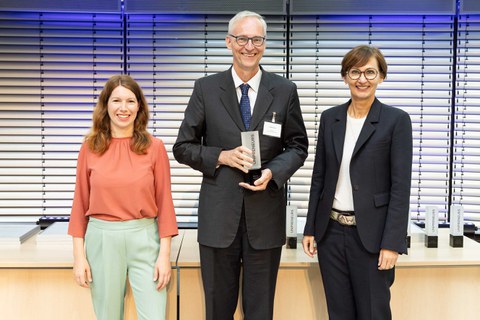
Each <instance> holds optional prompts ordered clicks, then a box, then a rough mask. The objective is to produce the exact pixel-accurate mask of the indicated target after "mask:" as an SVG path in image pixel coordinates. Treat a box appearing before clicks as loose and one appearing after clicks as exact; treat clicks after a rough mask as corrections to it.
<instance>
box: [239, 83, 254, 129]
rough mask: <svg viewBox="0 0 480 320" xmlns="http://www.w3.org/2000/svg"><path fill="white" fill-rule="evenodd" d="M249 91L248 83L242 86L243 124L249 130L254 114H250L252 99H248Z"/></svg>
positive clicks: (241, 106)
mask: <svg viewBox="0 0 480 320" xmlns="http://www.w3.org/2000/svg"><path fill="white" fill-rule="evenodd" d="M248 89H250V86H249V85H248V84H246V83H244V84H241V85H240V90H242V98H241V99H240V112H241V113H242V119H243V124H244V125H245V128H246V129H247V130H248V128H249V127H250V119H251V118H252V113H251V112H250V99H249V98H248Z"/></svg>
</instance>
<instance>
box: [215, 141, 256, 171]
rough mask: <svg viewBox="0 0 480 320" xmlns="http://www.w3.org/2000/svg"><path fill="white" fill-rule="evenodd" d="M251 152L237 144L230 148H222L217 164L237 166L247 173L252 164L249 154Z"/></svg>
mask: <svg viewBox="0 0 480 320" xmlns="http://www.w3.org/2000/svg"><path fill="white" fill-rule="evenodd" d="M251 154H252V151H251V150H250V149H247V148H245V147H242V146H239V147H236V148H235V149H232V150H223V151H222V152H220V156H219V157H218V165H223V166H229V167H232V168H237V169H240V170H242V171H243V172H245V173H248V168H250V167H251V166H252V163H253V159H252V158H251V157H250V156H249V155H251Z"/></svg>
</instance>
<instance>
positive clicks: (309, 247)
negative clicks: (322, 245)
mask: <svg viewBox="0 0 480 320" xmlns="http://www.w3.org/2000/svg"><path fill="white" fill-rule="evenodd" d="M302 245H303V251H304V252H305V254H306V255H307V256H309V257H310V258H313V256H314V255H315V254H316V253H317V247H316V246H315V237H314V236H303V240H302Z"/></svg>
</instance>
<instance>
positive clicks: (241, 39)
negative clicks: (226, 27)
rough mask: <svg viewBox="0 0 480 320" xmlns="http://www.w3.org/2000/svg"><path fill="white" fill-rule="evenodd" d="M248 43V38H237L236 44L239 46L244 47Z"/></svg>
mask: <svg viewBox="0 0 480 320" xmlns="http://www.w3.org/2000/svg"><path fill="white" fill-rule="evenodd" d="M247 42H248V38H247V37H237V43H238V44H239V45H241V46H244V45H246V44H247Z"/></svg>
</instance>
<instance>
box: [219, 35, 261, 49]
mask: <svg viewBox="0 0 480 320" xmlns="http://www.w3.org/2000/svg"><path fill="white" fill-rule="evenodd" d="M228 36H229V37H232V38H235V41H236V42H237V44H238V45H239V46H242V47H243V46H246V45H247V43H248V41H250V40H251V41H252V44H253V45H254V46H255V47H261V46H262V45H263V43H264V42H265V37H260V36H256V37H251V38H249V37H245V36H234V35H233V34H229V35H228Z"/></svg>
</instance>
